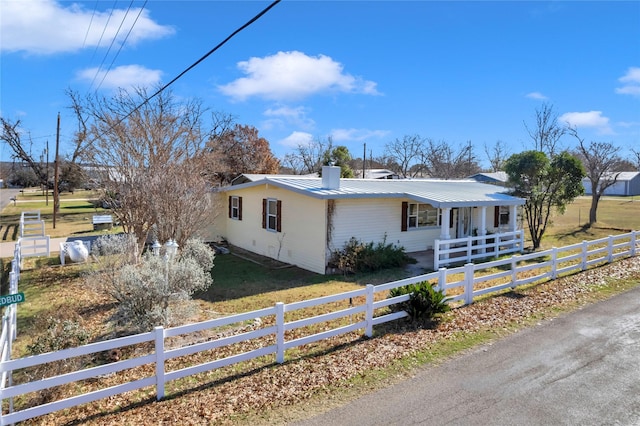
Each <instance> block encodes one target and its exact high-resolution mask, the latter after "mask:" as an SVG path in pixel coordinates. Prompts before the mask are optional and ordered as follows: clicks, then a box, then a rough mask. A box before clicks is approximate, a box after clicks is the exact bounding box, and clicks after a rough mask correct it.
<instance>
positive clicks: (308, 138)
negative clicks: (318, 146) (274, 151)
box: [279, 132, 313, 148]
mask: <svg viewBox="0 0 640 426" xmlns="http://www.w3.org/2000/svg"><path fill="white" fill-rule="evenodd" d="M311 142H313V135H311V134H310V133H306V132H293V133H291V134H290V135H289V136H287V137H286V138H284V139H282V140H281V141H280V142H279V144H280V145H283V146H287V147H290V148H297V147H298V146H300V145H309V144H310V143H311Z"/></svg>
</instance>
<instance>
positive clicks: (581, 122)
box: [558, 111, 613, 134]
mask: <svg viewBox="0 0 640 426" xmlns="http://www.w3.org/2000/svg"><path fill="white" fill-rule="evenodd" d="M558 119H559V120H560V122H565V123H567V124H568V125H569V126H571V127H591V128H594V129H596V131H598V133H600V134H613V130H612V129H611V126H610V125H609V117H604V116H603V115H602V111H589V112H567V113H565V114H562V115H561V116H560V117H559V118H558Z"/></svg>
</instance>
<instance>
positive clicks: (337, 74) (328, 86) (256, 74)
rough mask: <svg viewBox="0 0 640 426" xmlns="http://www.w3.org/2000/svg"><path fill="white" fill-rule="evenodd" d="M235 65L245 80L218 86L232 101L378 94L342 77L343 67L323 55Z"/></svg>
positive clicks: (253, 60)
mask: <svg viewBox="0 0 640 426" xmlns="http://www.w3.org/2000/svg"><path fill="white" fill-rule="evenodd" d="M237 65H238V69H240V71H242V72H243V73H244V74H245V75H246V76H247V77H242V78H239V79H237V80H235V81H232V82H231V83H229V84H226V85H221V86H218V88H219V89H220V91H221V92H222V93H223V94H225V95H227V96H230V97H231V98H233V99H235V100H240V101H242V100H245V99H247V98H249V97H252V96H258V97H262V98H265V99H270V100H276V101H280V100H283V101H284V100H295V99H303V98H305V97H308V96H311V95H314V94H317V93H332V92H343V93H360V94H367V95H378V94H379V93H378V91H377V90H376V83H374V82H372V81H365V80H363V79H361V78H359V77H354V76H352V75H350V74H347V73H345V72H344V70H343V66H342V64H340V63H339V62H336V61H334V60H333V59H331V58H330V57H328V56H325V55H318V56H307V55H305V54H304V53H302V52H297V51H293V52H278V53H276V54H275V55H272V56H266V57H264V58H255V57H254V58H250V59H249V60H248V61H242V62H239V63H238V64H237Z"/></svg>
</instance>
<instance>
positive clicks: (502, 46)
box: [0, 0, 640, 161]
mask: <svg viewBox="0 0 640 426" xmlns="http://www.w3.org/2000/svg"><path fill="white" fill-rule="evenodd" d="M269 4H270V2H253V1H233V2H231V1H206V0H200V1H188V0H186V1H158V0H155V1H154V0H149V1H147V2H146V3H145V2H143V1H134V2H131V1H111V0H109V1H107V0H98V1H96V0H92V1H86V2H82V1H77V2H68V1H54V0H42V1H34V0H0V7H1V10H0V47H1V53H0V60H1V62H0V72H1V75H0V114H1V115H2V116H3V117H4V118H7V119H11V120H15V119H20V120H21V121H22V129H23V131H24V132H25V136H24V137H25V140H26V138H28V136H29V135H30V137H31V139H32V140H33V148H32V150H33V152H34V153H38V152H42V150H43V148H44V146H45V144H46V142H47V141H49V146H50V148H51V147H52V146H53V144H54V143H55V134H56V117H57V113H58V112H60V114H61V139H60V141H61V151H62V152H65V151H68V150H69V149H70V144H69V141H70V139H71V136H72V134H73V131H74V130H75V129H76V123H75V122H74V120H73V115H72V114H71V112H70V110H69V109H68V106H69V100H68V98H67V97H66V95H65V90H66V89H67V88H71V89H73V90H76V91H78V92H80V93H93V92H96V91H97V92H98V93H100V94H105V95H108V94H109V93H112V91H113V90H115V88H117V87H124V88H127V87H129V88H130V87H132V86H155V85H158V84H164V83H167V82H169V81H170V80H172V79H173V78H174V77H176V76H177V75H178V74H179V73H181V72H182V71H183V70H184V69H186V68H187V67H188V66H190V65H191V64H192V63H194V62H195V61H196V60H197V59H199V58H200V57H201V56H203V55H204V54H205V53H206V52H208V51H209V50H210V49H212V48H213V47H214V46H216V45H217V44H218V43H220V42H221V41H222V40H224V39H225V38H226V37H227V36H229V35H230V34H231V33H232V32H233V31H235V30H236V29H237V28H239V27H240V26H242V25H243V24H244V23H246V22H247V21H248V20H249V19H251V18H252V17H253V16H255V15H256V14H257V13H259V12H260V11H261V10H262V9H264V8H265V7H267V6H268V5H269ZM130 5H131V9H130V10H129V11H128V13H126V11H127V9H128V8H129V6H130ZM143 5H144V8H142V7H143ZM112 11H113V13H112ZM136 17H137V21H136V23H135V25H133V22H134V21H135V20H136ZM171 89H172V90H173V92H174V94H175V95H177V96H180V97H185V98H189V97H197V98H200V99H201V100H202V101H203V103H204V104H205V105H206V106H207V107H209V108H210V109H211V110H213V111H220V112H224V113H228V114H232V115H233V116H234V117H235V118H236V120H237V122H238V123H240V124H246V125H251V126H254V127H256V128H257V129H258V130H259V134H260V136H262V137H264V138H266V139H267V140H268V141H269V142H270V145H271V149H272V151H273V152H274V153H275V154H276V156H278V157H283V156H284V155H285V154H286V153H288V152H291V151H292V150H293V149H294V148H295V147H296V146H297V145H298V144H306V143H308V142H309V141H311V140H314V139H316V140H317V139H320V140H326V139H327V137H329V136H331V137H332V139H333V141H334V144H335V145H346V146H347V147H348V148H349V149H350V151H351V152H352V154H354V156H362V152H363V146H364V144H365V143H366V146H367V155H369V153H370V152H371V153H372V154H373V155H374V156H378V155H381V154H382V153H383V151H384V145H385V144H386V143H388V142H390V141H392V140H394V139H401V138H402V137H403V136H405V135H415V134H417V135H420V136H422V137H425V138H432V139H434V140H438V141H439V140H445V141H447V142H449V143H450V144H451V145H454V146H458V145H460V144H463V143H466V142H467V141H471V142H472V144H473V145H474V146H475V147H476V154H477V155H478V157H480V159H481V160H484V158H485V155H484V146H485V145H488V146H491V145H493V144H495V143H496V141H498V140H500V141H502V142H504V143H505V144H506V145H508V146H509V149H510V151H511V153H517V152H521V151H523V150H525V149H530V148H532V143H531V140H530V138H529V136H528V134H527V132H526V129H525V126H524V122H526V123H527V124H529V125H530V126H533V125H534V115H535V111H536V108H540V107H541V105H542V103H543V102H547V103H549V104H551V105H553V107H554V110H555V111H556V112H557V114H558V115H559V118H560V120H561V122H565V121H566V122H569V123H570V124H571V125H573V126H576V127H577V128H578V131H579V134H580V136H581V137H583V138H584V139H585V140H586V141H591V140H594V141H601V142H612V143H614V144H616V145H618V146H620V148H621V150H622V151H621V153H622V154H623V155H624V156H628V155H630V149H632V148H635V149H636V150H639V149H640V2H637V1H621V2H617V1H603V2H598V1H588V2H579V1H553V2H541V1H535V2H525V1H510V2H509V1H500V2H485V1H474V2H462V1H452V2H443V1H442V2H435V1H408V2H399V1H394V2H385V1H351V2H349V1H290V0H283V1H282V2H280V3H279V4H277V5H276V6H275V7H273V8H272V9H271V10H270V11H269V12H268V13H266V14H265V15H264V16H263V17H262V18H260V19H259V20H258V21H257V22H255V23H254V24H252V25H251V26H249V27H248V28H247V29H245V30H244V31H242V32H241V33H239V34H238V35H237V36H235V37H234V38H233V39H231V41H229V42H228V43H227V44H225V45H224V46H223V47H222V48H220V49H219V50H218V51H216V52H215V53H213V54H212V55H211V56H209V57H208V58H207V59H206V60H205V61H203V62H202V63H201V64H199V65H198V66H197V67H196V68H194V69H193V70H191V71H190V72H188V73H187V74H186V75H185V76H183V77H182V78H180V79H179V80H178V81H177V82H176V83H174V84H173V85H172V86H171ZM27 132H28V134H27ZM563 142H564V146H565V147H573V146H575V141H574V140H572V139H571V138H569V137H567V138H565V139H564V141H563ZM0 150H1V151H2V152H1V154H2V155H1V157H2V159H3V160H5V161H6V160H7V159H8V156H9V154H8V152H7V149H6V147H4V144H2V148H0Z"/></svg>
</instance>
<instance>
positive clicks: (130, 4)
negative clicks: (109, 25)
mask: <svg viewBox="0 0 640 426" xmlns="http://www.w3.org/2000/svg"><path fill="white" fill-rule="evenodd" d="M134 1H135V0H131V3H129V7H128V8H127V12H126V13H125V15H124V18H122V22H121V23H120V27H118V32H117V33H116V35H115V37H114V38H113V40H112V41H111V46H109V51H111V47H112V46H113V43H114V42H115V41H116V37H117V36H118V34H119V33H120V28H122V25H123V24H124V21H125V19H126V18H127V15H129V10H131V6H132V5H133V2H134ZM146 4H147V0H145V2H144V4H143V5H142V7H141V8H140V11H139V12H138V15H137V16H136V19H135V20H134V21H133V24H131V28H129V31H128V32H127V35H126V36H125V38H124V40H122V43H120V47H119V48H118V51H117V52H116V54H115V56H114V57H113V59H112V60H111V63H110V64H109V67H108V68H107V69H106V71H105V72H104V75H103V76H102V80H100V84H98V87H96V92H97V91H98V90H99V89H100V87H102V83H104V80H105V79H106V78H107V74H109V71H111V67H113V64H114V62H115V61H116V59H117V58H118V56H119V55H120V52H121V51H122V47H123V46H124V44H125V43H126V42H127V39H128V38H129V35H130V34H131V31H133V27H135V26H136V23H137V22H138V18H140V15H141V14H142V11H143V10H144V7H145V5H146ZM109 51H107V55H108V54H109ZM107 55H105V57H104V59H107ZM102 63H104V61H102ZM100 67H102V64H100ZM99 71H100V69H98V72H99ZM97 75H98V74H97V73H96V76H97ZM89 90H91V86H89Z"/></svg>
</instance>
